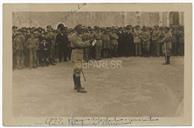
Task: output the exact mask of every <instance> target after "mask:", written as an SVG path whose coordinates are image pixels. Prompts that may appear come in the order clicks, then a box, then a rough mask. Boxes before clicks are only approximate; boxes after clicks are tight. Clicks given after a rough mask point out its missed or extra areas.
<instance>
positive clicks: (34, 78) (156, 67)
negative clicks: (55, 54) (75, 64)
mask: <svg viewBox="0 0 194 128" xmlns="http://www.w3.org/2000/svg"><path fill="white" fill-rule="evenodd" d="M183 59H184V58H183V57H173V58H172V64H171V65H165V66H164V65H161V63H162V61H163V58H161V57H159V58H153V57H150V58H140V57H139V58H138V57H137V58H136V57H130V58H119V60H121V61H122V63H121V65H122V66H121V67H120V68H116V69H113V68H111V69H107V68H102V69H98V68H89V69H85V75H86V77H87V82H82V84H83V85H84V86H85V88H86V89H87V91H88V92H87V93H86V94H80V93H76V91H74V90H73V82H72V68H71V63H70V62H68V63H58V64H57V65H56V66H49V67H40V68H37V69H23V70H15V71H14V72H13V111H14V114H15V115H16V116H35V117H37V116H38V117H40V116H148V115H152V116H165V117H167V116H174V115H176V114H177V108H179V110H180V105H179V104H180V103H181V102H182V100H183V79H184V78H183V76H184V74H183V72H184V67H183ZM112 60H118V59H112ZM105 61H106V62H110V61H111V59H107V60H105ZM178 113H179V112H178Z"/></svg>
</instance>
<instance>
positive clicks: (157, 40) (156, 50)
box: [152, 26, 161, 56]
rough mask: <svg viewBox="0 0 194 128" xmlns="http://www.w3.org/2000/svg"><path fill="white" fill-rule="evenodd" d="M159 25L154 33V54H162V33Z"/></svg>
mask: <svg viewBox="0 0 194 128" xmlns="http://www.w3.org/2000/svg"><path fill="white" fill-rule="evenodd" d="M160 34H161V32H160V31H159V26H155V27H154V30H153V33H152V45H153V49H152V50H154V55H156V56H160V36H161V35H160Z"/></svg>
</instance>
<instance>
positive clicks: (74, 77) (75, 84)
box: [73, 73, 77, 90]
mask: <svg viewBox="0 0 194 128" xmlns="http://www.w3.org/2000/svg"><path fill="white" fill-rule="evenodd" d="M76 82H77V81H76V76H75V73H74V74H73V83H74V89H75V90H76V89H77V83H76Z"/></svg>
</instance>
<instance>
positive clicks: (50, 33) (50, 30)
mask: <svg viewBox="0 0 194 128" xmlns="http://www.w3.org/2000/svg"><path fill="white" fill-rule="evenodd" d="M46 28H47V33H46V41H47V42H48V44H49V63H50V64H52V65H55V34H54V32H53V28H52V27H51V26H50V25H48V26H47V27H46Z"/></svg>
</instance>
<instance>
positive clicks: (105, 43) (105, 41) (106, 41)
mask: <svg viewBox="0 0 194 128" xmlns="http://www.w3.org/2000/svg"><path fill="white" fill-rule="evenodd" d="M109 48H110V36H109V34H108V33H107V32H104V33H103V34H102V55H103V57H104V58H107V57H110V55H109V53H110V49H109Z"/></svg>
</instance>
